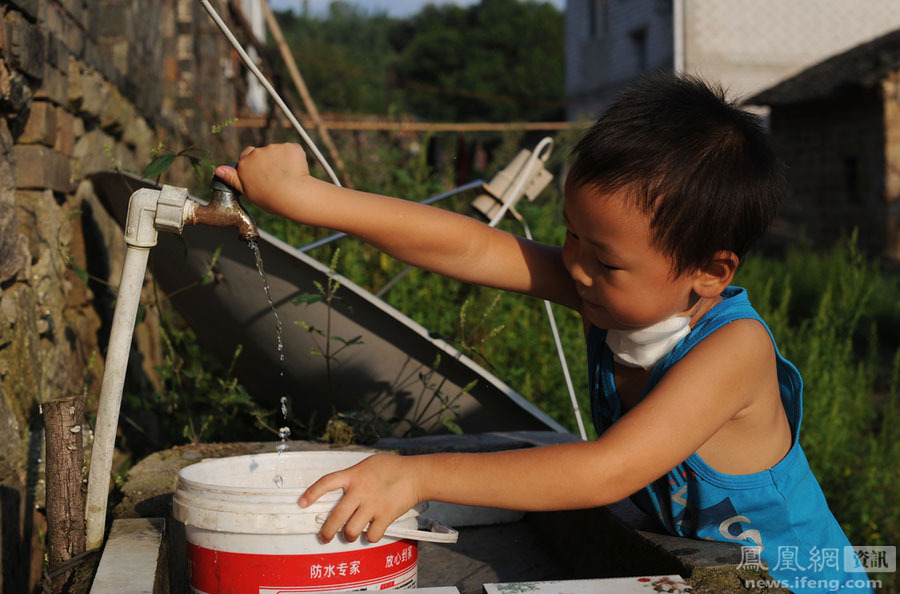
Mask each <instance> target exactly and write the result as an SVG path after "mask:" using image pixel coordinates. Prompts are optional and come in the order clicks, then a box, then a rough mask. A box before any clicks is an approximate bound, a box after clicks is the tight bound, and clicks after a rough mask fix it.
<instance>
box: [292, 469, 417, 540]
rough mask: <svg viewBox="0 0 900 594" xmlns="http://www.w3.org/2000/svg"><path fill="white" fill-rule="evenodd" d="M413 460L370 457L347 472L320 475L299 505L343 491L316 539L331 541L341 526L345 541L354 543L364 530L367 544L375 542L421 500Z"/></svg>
mask: <svg viewBox="0 0 900 594" xmlns="http://www.w3.org/2000/svg"><path fill="white" fill-rule="evenodd" d="M415 459H416V457H403V456H397V455H394V454H376V455H374V456H370V457H368V458H366V459H365V460H363V461H362V462H360V463H359V464H356V465H355V466H351V467H350V468H348V469H346V470H341V471H338V472H334V473H331V474H327V475H325V476H323V477H322V478H320V479H319V480H317V481H316V482H315V483H313V484H312V485H311V486H310V487H309V488H308V489H307V490H306V491H305V492H304V493H303V495H301V496H300V500H299V502H298V503H299V504H300V507H307V506H309V505H312V503H314V502H315V501H316V500H317V499H318V498H319V497H321V496H322V495H324V494H325V493H328V492H329V491H335V490H337V489H343V490H344V496H343V497H341V499H340V501H338V503H337V505H335V507H334V509H333V510H332V511H331V513H330V514H329V515H328V519H327V520H326V521H325V523H324V524H323V525H322V529H321V530H320V531H319V537H320V538H321V539H322V541H324V542H330V541H331V539H332V538H334V535H335V534H337V532H338V531H339V530H340V529H341V526H343V527H344V537H345V538H346V539H347V540H348V541H351V542H353V541H355V540H356V539H357V538H359V535H360V534H362V532H363V531H364V530H365V531H366V538H367V539H368V540H369V542H377V541H379V540H381V537H382V536H384V531H385V530H387V527H388V526H389V525H390V524H391V522H393V521H394V520H396V519H397V518H399V517H400V516H401V515H403V514H405V513H406V512H407V511H409V510H410V509H412V508H413V507H414V506H415V505H416V504H418V503H419V502H420V501H422V499H421V486H420V484H419V478H418V476H417V473H416V471H417V469H418V466H419V465H417V464H416V462H415ZM366 526H368V529H366Z"/></svg>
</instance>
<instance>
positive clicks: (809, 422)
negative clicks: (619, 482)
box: [736, 234, 900, 589]
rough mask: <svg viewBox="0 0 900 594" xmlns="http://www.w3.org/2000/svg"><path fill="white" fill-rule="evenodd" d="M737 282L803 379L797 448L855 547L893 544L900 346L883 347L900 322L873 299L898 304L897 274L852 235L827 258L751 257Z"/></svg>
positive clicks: (898, 534) (898, 509)
mask: <svg viewBox="0 0 900 594" xmlns="http://www.w3.org/2000/svg"><path fill="white" fill-rule="evenodd" d="M736 284H742V285H744V286H746V287H747V288H748V291H749V294H750V297H751V299H752V300H753V303H754V306H755V307H756V308H757V310H758V311H760V313H761V314H762V315H763V317H764V318H765V319H766V320H767V322H768V324H769V326H770V327H771V329H772V332H773V334H774V335H775V337H776V341H777V342H778V344H779V347H780V349H781V351H782V353H783V354H784V355H785V356H786V357H787V358H788V359H790V360H791V361H792V362H793V363H794V364H795V365H796V366H797V368H798V369H799V370H800V373H801V375H802V376H803V380H804V393H803V403H804V418H803V424H802V429H801V432H800V442H801V444H802V445H803V448H804V450H805V452H806V455H807V457H808V459H809V462H810V466H811V467H812V469H813V471H814V472H815V474H816V476H817V477H818V479H819V482H820V484H821V485H822V489H823V491H824V492H825V496H826V498H827V499H828V502H829V505H830V506H831V509H832V510H833V511H834V514H835V516H836V517H837V519H838V520H839V521H840V522H841V525H842V526H843V528H844V530H845V531H846V533H847V536H848V537H849V539H850V542H851V543H852V544H855V545H893V544H895V543H896V542H897V540H898V539H900V528H898V526H900V445H898V444H900V425H898V422H900V416H898V414H900V404H898V401H900V397H898V376H900V350H898V349H897V344H896V342H889V343H887V344H880V342H881V341H880V336H881V335H882V333H883V330H882V328H884V329H885V330H887V332H885V334H887V335H889V336H896V335H897V329H896V327H891V326H894V325H897V324H900V316H898V315H897V312H896V311H894V312H893V314H892V315H888V313H886V312H885V311H880V312H876V311H873V310H872V308H871V307H870V304H871V303H872V300H873V299H875V298H876V296H877V298H878V299H881V300H893V303H894V304H896V303H898V302H900V288H898V283H897V279H896V277H893V276H891V275H885V274H883V273H882V272H881V271H880V269H879V266H878V262H877V261H876V260H873V259H871V258H867V257H866V256H865V255H864V254H863V253H862V252H861V251H860V250H859V248H858V246H857V244H856V236H855V234H853V235H851V236H850V237H848V238H846V239H844V240H842V241H840V242H838V243H837V244H836V245H835V246H834V247H833V248H832V249H831V250H829V251H826V252H817V251H814V250H813V249H812V248H809V247H806V248H799V249H794V250H792V251H791V252H789V253H788V254H786V255H785V257H784V258H783V259H773V258H766V257H762V256H755V257H751V258H750V259H748V261H747V263H746V264H745V266H744V268H743V270H742V271H741V272H740V274H739V277H738V279H737V281H736ZM876 315H877V316H878V318H877V319H876V318H875V316H876ZM879 322H880V323H881V324H882V325H879ZM893 579H894V580H895V582H896V576H893ZM892 587H893V588H895V589H896V588H898V587H900V586H898V585H897V584H896V583H895V584H894V585H893V586H892Z"/></svg>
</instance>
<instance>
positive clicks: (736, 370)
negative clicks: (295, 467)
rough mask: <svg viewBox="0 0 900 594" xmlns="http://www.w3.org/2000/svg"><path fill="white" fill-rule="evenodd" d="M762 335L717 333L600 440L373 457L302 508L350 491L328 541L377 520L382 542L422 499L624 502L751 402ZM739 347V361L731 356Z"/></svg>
mask: <svg viewBox="0 0 900 594" xmlns="http://www.w3.org/2000/svg"><path fill="white" fill-rule="evenodd" d="M753 326H755V328H754V327H753ZM760 333H762V334H765V330H763V329H762V327H761V326H759V325H758V324H756V322H752V321H751V322H749V323H747V321H739V322H734V323H732V324H729V325H728V326H726V327H725V328H723V329H721V330H719V331H717V332H716V333H714V334H713V335H711V336H710V337H709V338H707V339H706V340H704V341H703V342H701V343H700V344H699V345H698V346H697V347H695V348H694V349H693V350H692V351H691V352H690V353H689V354H688V355H686V356H685V358H684V359H683V360H682V361H681V362H679V363H678V365H676V366H675V367H673V368H672V370H670V372H669V373H668V374H666V376H665V378H664V379H663V381H662V382H660V384H659V385H658V386H657V387H656V388H655V389H654V390H653V391H652V392H651V393H650V394H648V395H647V396H646V397H645V398H644V399H643V400H642V401H641V402H640V403H639V404H638V405H636V406H635V407H634V408H633V409H632V410H631V411H629V412H628V413H627V414H626V415H625V416H624V417H623V418H622V419H621V420H620V421H618V422H617V423H615V424H614V425H613V426H612V427H611V428H610V429H609V430H607V431H606V432H605V433H604V434H603V435H602V436H601V437H600V438H599V439H598V440H596V441H594V442H579V443H571V444H564V445H555V446H546V447H540V448H532V449H525V450H515V451H507V452H492V453H483V454H435V455H427V456H410V457H400V456H390V455H379V456H374V457H372V458H369V459H367V460H365V461H364V462H362V463H361V464H359V465H357V466H354V467H352V468H350V469H348V470H346V471H341V472H338V473H334V474H331V475H327V476H325V477H323V478H322V479H321V480H320V481H318V482H317V483H316V484H314V485H313V486H312V487H310V489H309V490H308V491H307V492H306V493H305V494H304V496H303V499H302V500H301V505H303V504H306V503H311V502H312V501H314V500H315V499H317V498H318V497H320V496H321V495H322V494H324V493H326V492H328V491H331V490H335V489H344V491H345V494H344V497H343V498H342V499H341V501H340V502H339V503H338V505H337V506H336V507H335V509H334V511H333V512H332V513H331V515H330V516H329V518H328V520H327V521H326V523H325V525H324V526H323V528H322V532H321V534H322V537H323V539H325V540H330V539H331V538H332V537H333V536H334V535H335V534H336V533H337V531H339V530H340V529H341V527H342V526H344V531H345V534H346V535H347V536H348V538H351V539H355V538H356V537H357V536H358V535H359V534H360V533H361V532H362V531H363V530H364V529H365V527H366V525H367V524H369V523H370V522H371V526H370V527H369V528H368V531H367V535H368V538H369V540H370V541H374V540H377V539H379V538H380V537H381V536H382V535H383V533H384V530H385V529H386V527H387V526H388V525H389V524H390V522H391V521H393V519H394V518H396V517H398V516H399V515H401V514H402V513H404V512H406V510H408V509H409V508H410V507H412V506H413V505H415V504H416V503H418V502H419V501H423V500H437V501H446V502H450V503H459V504H466V505H481V506H491V507H501V508H508V509H521V510H559V509H575V508H588V507H595V506H599V505H606V504H609V503H612V502H614V501H618V500H620V499H622V498H624V497H626V496H628V495H630V494H631V493H633V492H635V491H637V490H638V489H640V488H642V487H644V486H645V485H647V484H649V483H651V482H652V481H654V480H656V479H657V478H659V477H660V476H662V475H664V474H665V473H666V472H668V471H669V470H671V469H672V468H674V467H675V466H676V465H677V464H679V463H680V462H682V461H683V460H685V459H686V458H687V457H688V456H690V455H691V454H692V453H694V452H695V451H697V449H698V448H700V446H701V445H703V444H704V443H705V442H706V441H707V440H708V439H709V438H710V437H711V436H713V435H714V434H715V433H716V432H717V431H719V429H720V428H722V427H723V426H724V425H725V424H726V423H727V422H728V421H729V420H730V419H732V418H733V417H735V416H736V415H738V414H739V413H740V412H741V411H742V410H744V409H745V408H746V407H748V406H750V404H751V403H752V402H753V399H754V394H756V390H755V386H756V383H757V381H756V379H755V378H758V377H759V376H761V375H763V374H764V373H765V372H764V370H768V369H770V367H769V366H770V363H771V361H770V360H769V357H771V353H772V351H771V342H770V339H769V338H768V335H765V336H762V335H761V334H760ZM765 341H769V342H768V348H767V346H766V344H765ZM748 344H749V345H750V346H749V347H748ZM756 347H759V348H756ZM736 348H740V349H741V350H740V352H741V357H740V358H738V357H734V356H733V353H734V352H735V349H736ZM743 447H747V444H743ZM345 523H346V525H345Z"/></svg>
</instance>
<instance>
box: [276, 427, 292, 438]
mask: <svg viewBox="0 0 900 594" xmlns="http://www.w3.org/2000/svg"><path fill="white" fill-rule="evenodd" d="M290 436H291V428H290V427H282V428H281V429H279V430H278V437H280V438H281V439H286V438H288V437H290Z"/></svg>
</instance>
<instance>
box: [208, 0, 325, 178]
mask: <svg viewBox="0 0 900 594" xmlns="http://www.w3.org/2000/svg"><path fill="white" fill-rule="evenodd" d="M200 4H202V5H203V8H205V9H206V12H208V13H209V16H210V17H212V20H213V22H215V23H216V25H218V27H219V29H220V30H221V31H222V33H223V34H224V35H225V37H226V38H227V39H228V41H229V42H231V45H232V47H234V49H235V51H236V52H237V53H238V55H239V56H240V57H241V60H242V61H243V62H244V64H245V65H246V66H247V68H249V69H250V72H252V73H253V76H255V77H256V78H257V79H258V80H259V82H260V84H261V85H262V86H263V87H265V89H266V90H267V91H268V92H269V95H271V96H272V99H274V100H275V104H276V105H278V107H279V108H281V111H282V112H284V115H285V116H286V117H287V119H288V120H289V121H290V122H291V124H293V126H294V129H295V130H297V133H298V134H300V137H301V138H303V141H304V142H306V146H307V147H309V149H310V150H311V151H312V154H313V156H315V158H316V160H317V161H318V162H319V164H320V165H321V166H322V168H324V169H325V172H326V173H327V174H328V177H329V178H331V181H332V182H333V183H334V185H336V186H340V185H341V182H340V180H339V179H338V177H337V175H335V173H334V170H333V169H332V168H331V165H329V164H328V161H326V160H325V157H324V156H323V155H322V153H321V152H320V151H319V147H317V146H316V143H314V142H313V140H312V138H310V137H309V134H307V133H306V130H304V129H303V126H301V125H300V122H298V121H297V118H295V117H294V114H292V113H291V111H290V110H289V109H288V107H287V105H286V104H285V102H284V100H282V98H281V97H280V96H279V95H278V93H276V92H275V89H274V88H273V87H272V85H271V84H269V81H268V80H266V77H265V76H263V73H262V72H260V71H259V68H257V67H256V64H254V63H253V60H251V59H250V56H248V55H247V52H246V51H244V48H243V47H241V44H240V43H239V42H238V40H237V39H235V37H234V35H233V34H232V33H231V30H230V29H228V25H226V24H225V21H223V20H222V17H220V16H219V13H217V12H216V9H215V8H213V7H212V5H211V4H210V3H209V0H200Z"/></svg>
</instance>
